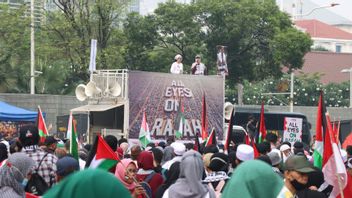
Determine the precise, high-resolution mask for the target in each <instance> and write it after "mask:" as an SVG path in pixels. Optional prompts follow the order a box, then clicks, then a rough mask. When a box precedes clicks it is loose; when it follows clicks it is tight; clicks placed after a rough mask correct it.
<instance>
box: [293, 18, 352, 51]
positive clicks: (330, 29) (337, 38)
mask: <svg viewBox="0 0 352 198" xmlns="http://www.w3.org/2000/svg"><path fill="white" fill-rule="evenodd" d="M295 25H296V27H297V28H298V29H300V30H301V31H303V32H306V33H308V34H309V35H310V36H311V38H312V40H313V42H314V44H313V46H312V48H325V49H327V50H328V51H330V52H335V53H352V33H349V32H346V31H343V30H341V29H339V28H337V27H334V26H332V25H328V24H326V23H323V22H321V21H318V20H299V21H295Z"/></svg>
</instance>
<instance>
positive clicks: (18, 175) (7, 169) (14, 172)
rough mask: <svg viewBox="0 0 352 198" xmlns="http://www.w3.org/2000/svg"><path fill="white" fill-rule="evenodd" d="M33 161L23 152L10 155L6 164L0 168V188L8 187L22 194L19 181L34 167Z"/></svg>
mask: <svg viewBox="0 0 352 198" xmlns="http://www.w3.org/2000/svg"><path fill="white" fill-rule="evenodd" d="M34 165H35V162H34V161H33V159H32V158H30V157H28V156H27V155H26V154H24V153H14V154H12V155H10V157H9V158H8V160H7V162H6V164H5V165H4V166H3V167H1V169H0V175H1V177H0V188H1V187H5V186H7V187H10V188H12V189H13V190H14V191H15V192H16V193H17V194H19V195H24V188H23V187H22V186H21V182H22V181H23V179H24V178H25V177H26V176H27V174H28V173H29V172H30V170H31V169H32V168H33V167H34Z"/></svg>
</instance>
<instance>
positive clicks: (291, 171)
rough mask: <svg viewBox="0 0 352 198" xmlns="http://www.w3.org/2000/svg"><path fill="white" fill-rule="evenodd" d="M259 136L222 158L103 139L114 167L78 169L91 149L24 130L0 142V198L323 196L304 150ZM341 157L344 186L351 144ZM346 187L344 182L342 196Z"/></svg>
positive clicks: (203, 151) (351, 169)
mask: <svg viewBox="0 0 352 198" xmlns="http://www.w3.org/2000/svg"><path fill="white" fill-rule="evenodd" d="M266 138H267V139H266V141H264V142H262V143H259V144H257V147H255V148H254V147H252V146H251V145H247V144H241V143H236V144H233V145H231V147H230V148H229V149H228V150H226V152H225V151H224V149H223V147H222V146H221V145H210V146H206V147H205V146H204V145H200V147H194V145H193V143H184V142H180V141H174V139H172V138H169V139H168V140H167V141H166V142H164V141H161V142H155V143H149V144H148V146H147V147H146V148H142V147H141V146H140V145H138V144H131V143H129V141H128V140H127V139H125V138H121V139H120V140H118V139H117V138H116V137H115V136H112V135H108V136H105V137H104V141H105V142H106V144H107V145H108V147H109V148H110V149H111V151H113V152H114V154H116V155H117V156H118V159H119V161H118V163H117V165H116V166H115V167H113V168H111V169H109V170H102V169H92V168H86V166H85V163H86V161H87V158H88V155H89V153H90V151H91V150H93V148H92V145H90V144H86V145H82V146H81V148H80V149H79V159H78V160H77V159H75V158H74V157H73V155H71V154H70V153H69V151H70V148H69V147H70V142H69V140H66V142H64V141H62V140H60V139H57V138H55V137H52V136H47V137H46V139H45V141H44V142H42V143H41V142H40V141H39V140H40V137H39V132H38V129H37V127H35V126H25V127H22V128H21V129H20V132H19V137H18V138H17V139H13V140H9V141H8V140H4V139H3V140H2V141H1V143H0V164H1V165H0V166H1V167H0V197H4V198H5V197H6V198H17V197H25V196H32V197H35V195H42V196H43V197H58V198H60V197H88V198H89V197H121V198H123V197H134V198H169V197H170V198H173V197H175V198H193V197H194V198H215V197H224V198H227V197H231V198H232V197H241V198H242V197H245V198H246V197H265V198H266V197H268V198H270V197H273V198H275V197H278V198H293V197H329V195H330V192H331V190H332V189H331V186H325V187H323V186H322V184H323V183H324V174H323V172H322V170H320V169H319V168H316V167H314V166H313V165H312V156H311V152H312V149H309V148H308V149H305V148H304V147H303V144H302V143H301V142H296V143H294V144H293V145H291V144H290V143H289V142H283V143H281V142H280V139H279V138H277V136H276V135H275V134H271V133H268V134H267V137H266ZM313 149H314V148H313ZM257 151H258V152H259V156H258V155H257V154H258V153H257ZM341 153H342V158H343V160H344V163H345V166H346V168H347V171H348V175H349V178H348V179H349V181H350V180H351V178H352V146H348V147H347V149H346V151H343V152H341ZM34 177H40V178H42V179H43V181H42V182H43V186H44V188H39V187H38V188H37V189H33V187H35V185H37V183H38V182H39V180H36V182H37V183H36V184H33V179H32V178H34ZM351 188H352V185H351V183H349V184H348V186H347V187H346V188H345V189H344V191H345V197H346V196H347V195H351V192H352V189H351ZM26 192H30V194H29V193H26Z"/></svg>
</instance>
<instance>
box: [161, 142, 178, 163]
mask: <svg viewBox="0 0 352 198" xmlns="http://www.w3.org/2000/svg"><path fill="white" fill-rule="evenodd" d="M174 157H175V154H174V148H172V147H171V146H167V147H165V149H164V154H163V160H161V165H164V164H165V163H166V162H168V161H170V160H172V158H174Z"/></svg>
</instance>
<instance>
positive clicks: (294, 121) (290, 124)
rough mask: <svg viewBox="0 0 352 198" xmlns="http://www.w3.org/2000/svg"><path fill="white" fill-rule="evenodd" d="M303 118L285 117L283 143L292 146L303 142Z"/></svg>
mask: <svg viewBox="0 0 352 198" xmlns="http://www.w3.org/2000/svg"><path fill="white" fill-rule="evenodd" d="M302 122H303V119H302V118H292V117H285V119H284V137H283V141H288V142H290V143H291V144H293V143H295V142H301V141H302Z"/></svg>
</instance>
